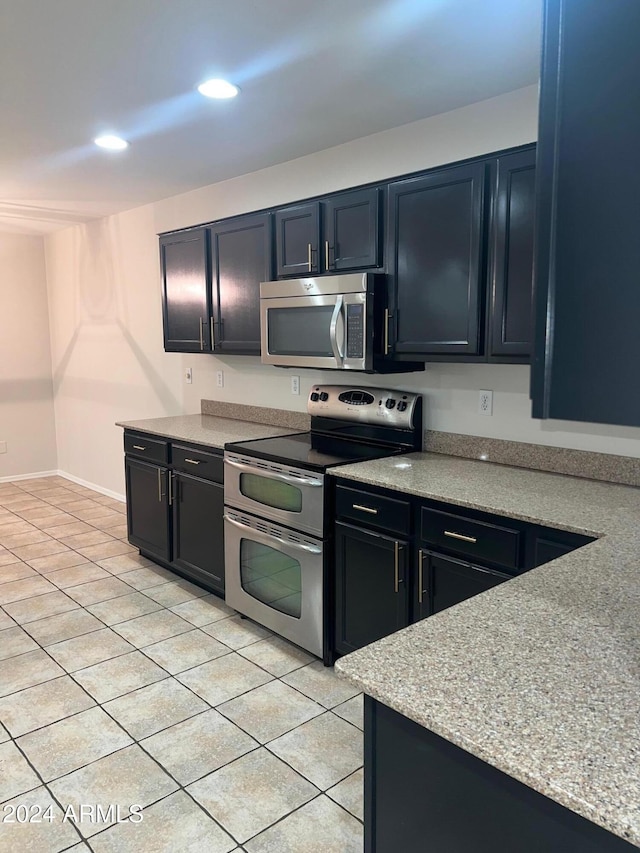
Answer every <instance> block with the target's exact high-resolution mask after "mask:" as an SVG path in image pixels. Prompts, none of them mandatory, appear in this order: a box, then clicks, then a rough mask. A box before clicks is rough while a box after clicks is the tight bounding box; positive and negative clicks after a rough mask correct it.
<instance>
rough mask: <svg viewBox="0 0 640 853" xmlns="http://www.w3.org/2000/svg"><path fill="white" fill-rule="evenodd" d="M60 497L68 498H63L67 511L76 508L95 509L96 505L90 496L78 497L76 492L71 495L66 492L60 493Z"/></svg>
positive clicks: (72, 510)
mask: <svg viewBox="0 0 640 853" xmlns="http://www.w3.org/2000/svg"><path fill="white" fill-rule="evenodd" d="M61 497H63V498H68V500H65V507H66V509H67V511H68V512H74V511H75V510H77V509H95V508H96V506H97V504H96V503H95V501H93V500H91V498H82V497H78V495H77V493H74V494H73V495H72V494H70V493H67V494H66V495H61Z"/></svg>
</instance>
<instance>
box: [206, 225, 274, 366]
mask: <svg viewBox="0 0 640 853" xmlns="http://www.w3.org/2000/svg"><path fill="white" fill-rule="evenodd" d="M210 233H211V260H212V263H211V268H212V297H213V317H214V328H213V338H214V340H213V347H212V349H213V351H214V352H219V353H236V354H252V353H256V354H257V353H259V352H260V282H261V281H270V280H271V278H272V276H273V270H272V239H271V217H270V215H269V214H268V213H259V214H256V215H255V216H240V217H238V218H237V219H230V220H228V221H226V222H224V223H221V224H220V225H214V226H212V228H211V229H210Z"/></svg>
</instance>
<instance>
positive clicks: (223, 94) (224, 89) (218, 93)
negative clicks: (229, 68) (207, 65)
mask: <svg viewBox="0 0 640 853" xmlns="http://www.w3.org/2000/svg"><path fill="white" fill-rule="evenodd" d="M239 91H240V89H238V87H237V86H234V85H233V83H228V82H227V81H226V80H218V79H215V80H205V82H204V83H201V84H200V85H199V86H198V92H200V94H201V95H204V96H205V97H206V98H235V96H236V95H237V94H238V92H239Z"/></svg>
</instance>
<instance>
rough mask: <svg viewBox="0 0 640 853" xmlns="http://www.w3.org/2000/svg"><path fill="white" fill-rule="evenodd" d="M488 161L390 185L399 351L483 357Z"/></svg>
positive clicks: (390, 258)
mask: <svg viewBox="0 0 640 853" xmlns="http://www.w3.org/2000/svg"><path fill="white" fill-rule="evenodd" d="M485 171H486V165H485V163H474V164H471V165H467V166H459V167H456V168H452V169H444V170H442V171H439V172H436V173H433V174H431V175H428V176H427V177H424V178H414V179H410V180H406V181H398V182H397V183H394V184H391V185H390V187H389V216H390V221H389V247H388V255H387V258H388V263H389V271H390V273H391V277H392V292H391V304H392V310H393V315H394V325H395V345H394V352H395V353H396V354H397V355H401V354H403V353H407V354H411V355H412V356H416V355H430V354H435V355H438V354H451V355H454V354H465V355H476V354H478V353H479V352H480V348H481V346H482V341H481V337H480V322H481V319H482V317H481V313H482V293H483V287H482V282H483V252H482V244H483V221H484V196H485Z"/></svg>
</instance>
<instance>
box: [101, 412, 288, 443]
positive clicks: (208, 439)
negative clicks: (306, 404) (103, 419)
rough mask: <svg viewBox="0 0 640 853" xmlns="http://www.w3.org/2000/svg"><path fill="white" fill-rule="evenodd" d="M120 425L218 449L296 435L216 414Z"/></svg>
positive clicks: (284, 428) (149, 420)
mask: <svg viewBox="0 0 640 853" xmlns="http://www.w3.org/2000/svg"><path fill="white" fill-rule="evenodd" d="M116 426H120V427H124V428H125V429H132V430H138V431H139V432H148V433H151V435H162V436H165V437H166V438H170V439H172V440H174V441H187V442H190V443H192V444H203V445H205V446H208V447H215V448H217V449H218V450H222V449H223V448H224V446H225V444H227V442H229V441H249V440H250V439H253V438H269V437H271V436H272V435H289V434H291V433H293V432H296V430H294V429H287V428H286V427H274V426H266V425H265V424H256V423H253V422H251V421H241V420H235V419H234V418H218V417H215V416H214V415H176V416H175V417H165V418H145V419H144V420H141V421H119V422H118V423H117V424H116ZM298 431H299V430H298Z"/></svg>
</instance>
